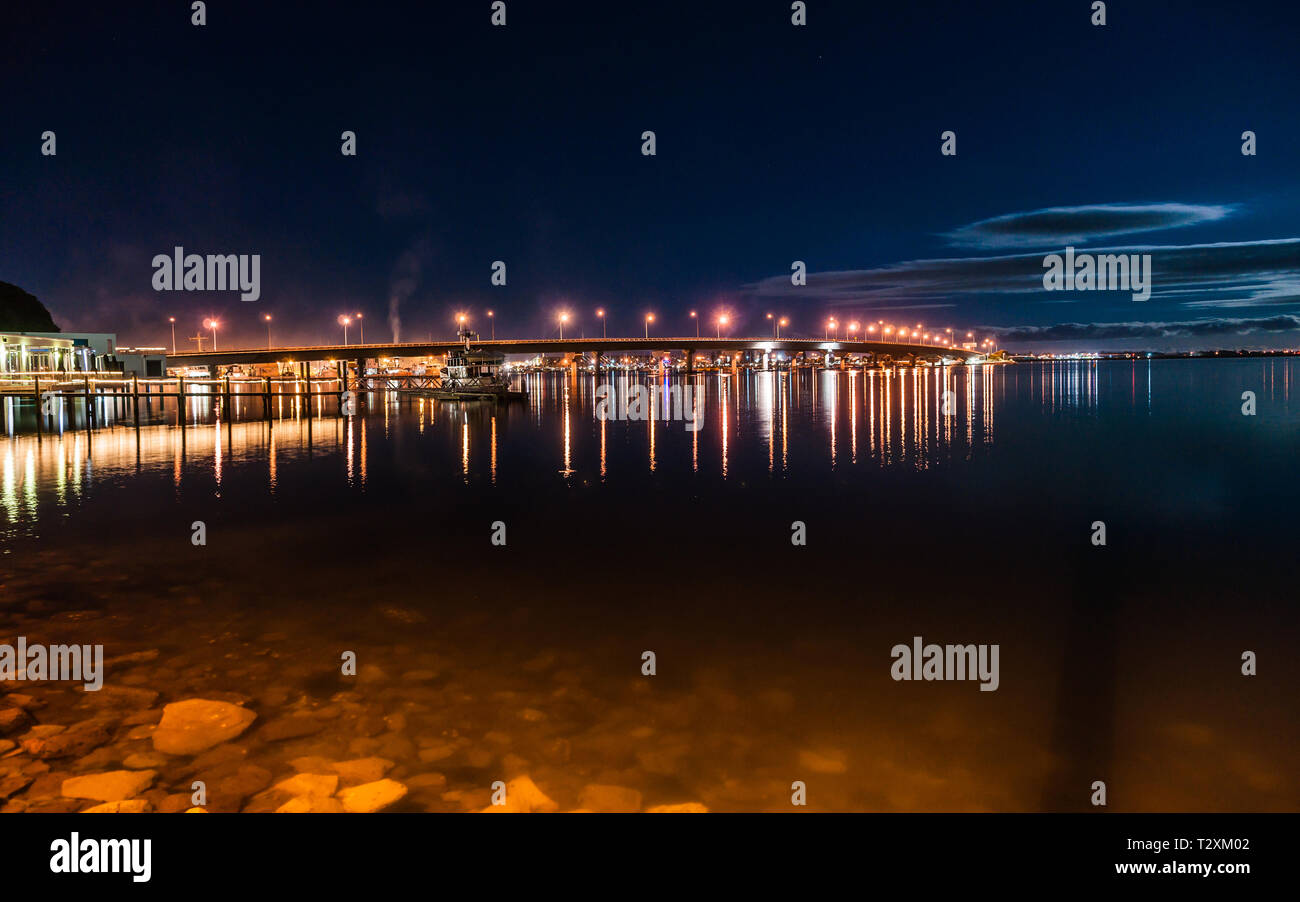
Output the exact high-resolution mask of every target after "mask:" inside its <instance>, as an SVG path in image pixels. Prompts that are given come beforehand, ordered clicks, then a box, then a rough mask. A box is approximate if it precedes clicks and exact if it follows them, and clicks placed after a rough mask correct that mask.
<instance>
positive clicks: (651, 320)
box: [645, 313, 655, 341]
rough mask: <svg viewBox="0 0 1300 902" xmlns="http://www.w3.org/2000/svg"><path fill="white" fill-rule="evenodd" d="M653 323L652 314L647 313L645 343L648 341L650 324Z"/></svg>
mask: <svg viewBox="0 0 1300 902" xmlns="http://www.w3.org/2000/svg"><path fill="white" fill-rule="evenodd" d="M654 321H655V315H654V314H653V313H647V314H646V315H645V337H646V340H647V341H649V340H650V324H651V323H653V322H654Z"/></svg>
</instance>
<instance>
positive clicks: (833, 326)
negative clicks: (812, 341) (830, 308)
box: [822, 317, 840, 338]
mask: <svg viewBox="0 0 1300 902" xmlns="http://www.w3.org/2000/svg"><path fill="white" fill-rule="evenodd" d="M839 327H840V324H839V323H837V322H835V318H834V317H831V318H830V319H828V320H827V321H826V328H827V330H828V331H829V332H834V331H835V330H836V329H838V328H839ZM822 337H823V338H827V337H829V336H828V335H827V334H826V333H823V334H822Z"/></svg>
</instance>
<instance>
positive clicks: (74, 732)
mask: <svg viewBox="0 0 1300 902" xmlns="http://www.w3.org/2000/svg"><path fill="white" fill-rule="evenodd" d="M112 738H113V722H112V721H110V720H102V719H95V720H83V721H82V722H81V723H78V724H74V725H72V726H71V727H69V728H68V729H66V730H64V731H62V732H60V733H56V734H54V735H53V736H49V737H46V738H44V739H41V740H37V741H36V742H33V743H31V748H29V752H30V753H31V754H32V755H35V756H36V757H37V758H42V759H49V758H67V757H72V756H74V755H75V756H77V757H80V756H82V755H86V754H89V753H90V752H93V751H94V750H95V749H97V748H99V747H100V746H101V745H103V744H104V743H106V742H108V741H109V740H110V739H112Z"/></svg>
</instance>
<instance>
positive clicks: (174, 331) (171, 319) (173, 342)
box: [167, 316, 176, 354]
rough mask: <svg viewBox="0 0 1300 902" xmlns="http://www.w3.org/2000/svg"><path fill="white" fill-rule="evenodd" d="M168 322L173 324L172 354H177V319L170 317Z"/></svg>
mask: <svg viewBox="0 0 1300 902" xmlns="http://www.w3.org/2000/svg"><path fill="white" fill-rule="evenodd" d="M167 321H168V322H170V323H171V324H172V354H175V353H176V317H174V316H169V317H167Z"/></svg>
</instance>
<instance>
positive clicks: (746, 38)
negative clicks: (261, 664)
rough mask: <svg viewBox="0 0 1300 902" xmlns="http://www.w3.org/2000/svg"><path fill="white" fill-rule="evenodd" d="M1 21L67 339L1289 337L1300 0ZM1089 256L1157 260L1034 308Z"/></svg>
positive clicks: (13, 166)
mask: <svg viewBox="0 0 1300 902" xmlns="http://www.w3.org/2000/svg"><path fill="white" fill-rule="evenodd" d="M12 6H13V4H10V5H9V6H7V7H6V8H5V10H4V11H3V12H0V35H2V37H0V41H3V45H0V50H2V51H3V52H2V54H0V56H2V58H3V62H0V74H2V86H3V97H4V112H3V116H2V117H0V280H4V281H9V282H13V283H16V284H18V285H20V286H22V287H23V288H25V289H26V290H28V291H31V292H32V293H34V294H36V295H37V296H38V297H40V298H41V299H42V300H43V301H44V302H45V303H46V304H47V306H49V307H50V308H51V310H52V311H53V312H54V314H55V318H56V319H57V320H58V321H59V322H60V324H61V325H62V326H63V327H64V328H66V329H84V330H104V331H117V332H118V333H119V334H120V337H121V339H122V341H124V342H130V343H138V344H162V343H165V340H166V339H167V336H168V334H169V333H168V327H167V317H168V316H172V315H174V316H176V317H177V319H178V325H179V326H181V328H182V329H183V330H184V331H183V332H182V333H181V334H192V333H193V331H194V330H195V328H196V327H197V325H198V323H199V322H200V321H201V320H202V319H203V318H204V317H206V316H208V315H209V314H215V315H218V316H219V317H221V319H222V320H223V323H224V324H225V331H226V335H227V339H226V340H229V341H231V342H232V343H250V344H251V343H257V342H260V341H263V340H264V335H265V333H264V331H263V327H262V323H261V315H262V314H263V313H267V312H269V313H271V314H272V315H273V316H274V317H275V326H276V338H277V341H281V340H299V341H321V340H326V339H336V338H337V337H338V332H339V329H338V327H337V325H336V324H335V319H336V317H337V316H338V314H339V313H342V312H345V311H347V312H350V311H355V310H361V311H363V312H364V313H365V316H366V324H367V330H366V338H367V340H371V341H373V340H378V339H387V338H389V337H391V335H392V330H391V328H390V327H389V325H388V321H387V319H388V313H389V309H390V304H391V303H392V302H393V300H394V298H396V299H397V309H398V313H399V315H400V321H401V333H402V336H403V337H404V338H407V339H415V338H420V337H423V336H425V335H427V334H429V333H430V332H433V333H436V334H444V335H445V334H450V333H451V332H453V331H454V323H453V316H454V314H455V312H456V311H458V310H461V309H465V310H468V311H470V312H471V314H473V315H475V316H476V318H477V321H478V323H479V324H481V325H485V322H486V321H485V320H484V319H483V317H482V314H483V313H484V311H486V310H487V309H489V308H491V309H493V310H494V311H496V317H497V324H498V335H501V336H508V335H536V334H545V333H546V332H548V331H551V330H553V329H554V328H555V325H554V315H555V313H556V311H558V310H559V309H561V308H566V309H568V310H570V311H571V313H572V315H573V317H574V321H575V324H574V325H573V326H572V327H570V331H572V332H574V333H577V332H578V331H580V330H584V329H585V331H586V333H587V334H588V335H590V334H592V332H593V330H597V329H599V325H598V323H597V320H596V318H595V316H594V310H595V308H597V307H604V308H606V309H607V310H608V311H609V312H610V324H609V325H610V332H611V334H614V333H618V334H633V333H638V332H640V331H641V328H642V327H641V321H642V317H643V315H644V313H645V312H646V311H647V310H653V311H654V312H655V313H656V316H657V322H656V325H655V331H657V332H659V333H660V334H669V333H672V334H679V335H682V334H690V333H691V332H692V331H693V326H692V325H691V321H690V320H689V318H688V317H687V311H688V310H690V309H698V310H700V311H701V312H702V313H703V314H704V315H706V316H709V317H711V316H712V315H713V312H714V311H715V310H717V309H719V308H722V307H726V308H728V309H729V310H730V311H731V313H732V315H733V317H734V319H735V320H737V321H738V325H737V326H735V327H733V329H732V332H733V334H765V333H766V331H767V329H768V324H767V323H766V321H765V320H764V314H765V313H766V312H768V311H773V312H777V313H779V314H782V315H785V316H788V317H789V318H790V319H791V320H792V326H791V329H790V331H791V333H792V334H807V335H814V334H821V330H822V323H823V322H824V321H825V319H826V317H827V315H828V314H832V313H833V314H835V315H837V316H839V317H840V318H841V319H845V320H847V319H848V318H852V317H857V318H861V319H863V320H864V321H875V320H876V319H885V320H887V321H889V320H892V321H894V322H909V323H915V322H917V321H920V322H924V323H925V324H926V325H927V326H931V327H940V326H953V327H954V328H958V329H966V328H976V327H978V328H980V329H982V330H985V331H989V330H997V331H999V332H1000V333H1001V334H1003V335H1004V337H1005V338H1006V339H1007V340H1009V341H1010V342H1012V343H1013V344H1017V343H1018V344H1019V345H1020V346H1022V347H1024V346H1032V347H1039V348H1043V349H1058V350H1062V349H1073V348H1075V347H1082V346H1103V345H1104V346H1144V347H1145V346H1155V347H1198V346H1216V347H1217V346H1239V345H1241V346H1288V345H1295V344H1296V343H1297V342H1296V334H1297V333H1296V330H1297V324H1298V323H1300V319H1297V318H1296V317H1297V314H1298V313H1300V252H1298V251H1297V248H1300V223H1298V222H1297V219H1298V218H1300V214H1298V213H1297V211H1298V210H1300V203H1298V202H1300V180H1298V179H1297V166H1296V163H1297V160H1300V124H1298V123H1297V106H1296V97H1297V87H1300V62H1297V60H1300V54H1297V53H1296V52H1295V38H1296V35H1297V34H1298V33H1300V28H1298V27H1297V26H1300V12H1298V11H1297V8H1296V5H1295V4H1292V3H1276V4H1256V3H1243V4H1239V5H1226V4H1218V5H1208V4H1200V3H1188V2H1180V3H1146V2H1141V3H1139V2H1131V0H1130V2H1112V3H1109V4H1108V7H1107V20H1108V24H1107V25H1106V26H1104V27H1094V26H1093V25H1091V24H1090V22H1089V18H1090V16H1091V9H1090V7H1091V3H1090V0H1069V2H1060V0H1057V2H1047V3H1045V2H1041V0H1039V2H1026V3H986V4H972V3H948V4H929V3H898V4H888V5H880V6H876V5H873V4H868V3H865V2H835V3H832V2H826V0H808V25H807V26H806V27H802V28H797V27H793V26H792V25H791V24H790V3H789V2H781V0H776V2H769V0H752V2H747V3H735V4H728V3H707V2H701V3H698V4H692V3H671V4H670V3H662V2H659V3H641V2H634V0H627V2H609V3H604V4H597V3H584V2H565V3H559V2H542V0H507V9H508V25H507V26H506V27H504V28H494V27H492V26H491V25H490V24H489V15H490V2H489V0H466V2H455V3H422V4H414V3H410V4H385V3H366V4H347V5H343V4H331V3H278V2H277V3H259V4H254V3H235V2H228V0H214V2H210V3H209V4H208V10H207V14H208V24H207V25H206V26H204V27H194V26H192V25H191V24H190V8H189V7H190V4H189V3H188V2H169V3H132V4H126V5H117V4H61V3H57V2H56V3H47V4H41V5H40V6H39V9H32V10H28V11H22V10H18V9H14V8H11V7H12ZM47 129H50V130H53V131H55V132H56V134H57V148H58V154H57V156H55V157H46V156H42V155H41V153H40V146H41V139H40V136H41V133H42V132H43V131H45V130H47ZM345 129H351V130H353V131H355V132H356V133H357V142H358V155H357V156H356V157H344V156H343V155H342V154H341V153H340V151H339V148H340V133H341V132H342V131H344V130H345ZM646 129H652V130H654V131H655V132H656V135H657V143H658V148H657V149H658V153H657V155H656V156H654V157H644V156H642V155H641V153H640V146H641V138H640V136H641V133H642V131H644V130H646ZM946 129H951V130H953V131H955V132H956V133H957V151H958V152H957V156H956V157H944V156H942V155H941V154H940V152H939V151H940V133H941V132H942V131H944V130H946ZM1247 129H1249V130H1252V131H1254V132H1255V133H1256V134H1257V136H1258V139H1257V140H1258V155H1257V156H1253V157H1248V156H1243V155H1242V153H1241V143H1242V142H1241V133H1242V132H1243V131H1245V130H1247ZM1097 207H1100V209H1096V208H1097ZM1134 207H1136V209H1133V208H1134ZM1049 208H1053V209H1054V208H1064V209H1063V210H1060V211H1058V212H1053V213H1039V214H1036V213H1035V211H1042V210H1045V209H1049ZM1075 208H1090V209H1075ZM1015 214H1023V215H1015ZM997 217H1008V218H1006V219H1004V220H1002V221H1000V223H999V224H998V227H997V228H989V227H978V228H967V227H969V226H971V225H972V224H975V223H979V222H982V221H984V220H990V219H994V218H997ZM1279 241H1283V242H1284V243H1276V242H1279ZM1259 242H1275V243H1270V244H1259ZM1066 244H1072V245H1074V246H1075V247H1077V248H1085V249H1086V248H1131V247H1135V246H1142V247H1144V248H1151V249H1148V250H1141V251H1134V252H1137V253H1150V254H1151V255H1152V269H1153V293H1152V297H1151V299H1150V300H1149V301H1147V302H1145V303H1135V302H1133V301H1132V300H1131V297H1130V293H1129V292H1068V293H1067V292H1054V293H1049V292H1046V291H1044V290H1043V287H1042V274H1043V267H1042V260H1043V256H1044V255H1045V254H1048V253H1053V252H1057V253H1059V252H1061V251H1062V250H1063V248H1064V247H1065V245H1066ZM176 245H182V246H183V247H185V248H186V250H187V251H188V252H194V253H201V254H208V253H223V254H224V253H248V254H253V253H256V254H260V255H261V282H262V298H261V300H259V301H257V302H255V303H245V302H241V301H240V300H239V299H238V295H237V294H234V293H208V292H190V293H183V292H170V293H158V292H155V291H154V290H153V288H152V286H151V278H152V275H153V270H152V268H151V260H152V258H153V257H154V255H156V254H160V253H170V252H171V249H172V248H173V247H174V246H176ZM1213 245H1225V246H1213ZM498 259H500V260H504V261H506V263H507V266H508V277H509V281H508V285H507V286H506V287H504V288H494V287H492V286H491V285H490V283H489V277H490V265H491V262H492V261H493V260H498ZM793 260H804V261H806V263H807V265H808V269H809V272H810V273H811V275H810V278H809V283H808V285H807V286H804V287H802V288H796V287H793V286H791V285H790V281H789V272H790V264H791V261H793ZM936 261H947V262H942V263H939V262H936ZM1098 324H1100V325H1098ZM1126 337H1127V341H1125V340H1122V339H1125V338H1126ZM1060 339H1069V340H1060Z"/></svg>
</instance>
